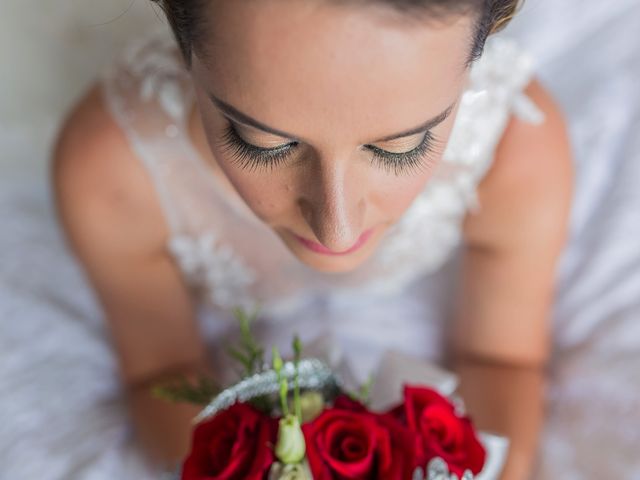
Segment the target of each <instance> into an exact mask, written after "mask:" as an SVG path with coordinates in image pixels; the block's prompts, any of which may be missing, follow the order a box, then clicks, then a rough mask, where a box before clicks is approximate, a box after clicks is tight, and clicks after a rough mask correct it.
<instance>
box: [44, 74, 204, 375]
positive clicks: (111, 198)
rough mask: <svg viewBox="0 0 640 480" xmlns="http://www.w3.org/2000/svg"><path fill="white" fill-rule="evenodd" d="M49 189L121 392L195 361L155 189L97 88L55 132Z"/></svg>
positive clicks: (196, 340) (188, 307)
mask: <svg viewBox="0 0 640 480" xmlns="http://www.w3.org/2000/svg"><path fill="white" fill-rule="evenodd" d="M51 181H52V183H53V190H54V194H55V201H56V207H57V212H58V216H59V219H60V223H61V224H62V226H63V228H64V231H65V234H66V237H67V239H68V240H69V243H70V245H71V247H72V249H73V250H74V253H75V255H76V257H78V259H79V260H80V261H81V264H82V266H83V267H84V271H85V272H86V273H87V276H88V278H89V280H90V282H91V284H92V286H93V288H94V290H95V292H96V293H97V296H98V298H99V300H100V303H101V305H102V307H103V311H104V313H105V317H106V318H107V319H108V320H109V322H108V324H109V326H110V327H111V330H112V333H113V338H114V340H115V346H116V348H117V350H118V352H119V357H120V366H121V372H122V375H123V378H124V380H125V382H126V383H127V384H130V385H133V384H139V383H140V382H144V381H146V380H147V379H149V378H153V377H154V376H155V375H157V374H158V372H163V371H168V370H170V369H172V368H175V367H176V365H190V364H193V363H194V362H196V361H200V359H201V358H202V356H203V344H202V340H201V338H200V335H199V332H198V329H197V325H196V323H195V320H194V312H193V305H192V298H191V295H190V293H191V292H190V291H189V289H188V287H187V285H185V283H184V281H183V279H182V276H181V273H180V271H179V269H178V267H177V266H176V264H175V262H174V261H173V259H172V258H171V256H170V254H169V253H168V252H167V251H166V248H165V243H166V239H167V236H168V227H167V225H166V223H165V221H164V216H163V213H162V210H161V208H160V204H159V202H158V200H157V198H156V195H155V190H154V188H153V184H152V182H151V179H150V177H149V175H147V172H146V170H145V168H144V166H143V165H142V164H141V162H140V160H139V159H138V158H137V157H136V156H135V154H134V152H133V151H132V149H131V148H130V147H129V144H128V141H127V139H126V137H125V134H124V132H122V131H121V129H120V128H119V126H118V125H117V124H116V123H114V120H112V118H111V116H110V113H109V112H108V110H106V109H105V105H104V104H103V100H102V94H101V91H100V90H99V87H97V86H96V87H94V88H92V89H91V90H90V91H89V92H88V93H87V95H86V96H85V97H84V98H83V99H82V100H81V101H80V102H79V103H78V104H77V105H76V106H75V108H74V109H73V110H72V111H71V112H70V114H69V116H68V118H67V120H66V122H65V123H64V125H63V127H62V129H61V131H60V134H59V137H58V139H57V143H56V147H55V152H54V158H53V163H52V165H51Z"/></svg>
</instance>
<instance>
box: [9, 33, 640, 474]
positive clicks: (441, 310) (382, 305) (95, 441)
mask: <svg viewBox="0 0 640 480" xmlns="http://www.w3.org/2000/svg"><path fill="white" fill-rule="evenodd" d="M570 48H571V46H570V45H568V46H567V49H570ZM533 53H535V54H536V55H538V54H539V53H540V52H533ZM533 58H534V56H531V55H529V54H528V53H527V52H526V51H525V50H523V49H522V48H520V47H519V45H518V43H517V42H514V41H512V40H510V39H509V38H508V37H504V36H499V37H492V38H490V40H489V42H488V44H487V48H486V51H485V53H484V54H483V56H482V58H481V59H480V60H479V61H478V62H477V63H476V64H475V65H474V66H473V70H472V76H471V81H470V84H469V85H468V87H467V90H466V91H465V94H464V96H463V100H462V103H461V106H460V110H459V113H458V116H457V117H456V120H455V127H454V130H453V133H452V136H451V139H450V142H449V144H448V145H447V148H446V153H445V156H444V159H443V162H442V164H441V165H440V166H439V167H438V169H437V171H436V172H435V175H434V177H433V179H432V180H430V181H429V182H428V183H427V185H426V187H425V189H424V191H423V192H421V194H420V195H419V196H418V197H417V199H416V201H415V202H414V203H413V204H412V205H411V207H410V208H409V210H408V211H407V212H406V213H405V215H404V216H403V217H402V218H401V220H400V221H399V222H398V223H397V224H396V225H394V227H393V228H392V229H391V230H389V231H388V233H387V234H386V236H385V237H384V239H383V240H382V242H381V244H380V247H379V249H378V251H377V252H376V253H375V254H374V255H373V257H371V258H370V259H369V260H368V261H367V262H366V263H365V264H363V265H362V266H361V267H359V268H358V269H357V270H355V271H354V272H350V273H347V274H323V273H320V272H317V271H314V270H312V269H310V268H309V267H306V266H305V265H303V264H301V263H300V262H299V261H297V260H296V259H295V257H293V256H292V254H291V253H290V252H289V251H288V250H287V249H286V247H284V245H283V244H282V243H281V241H280V239H279V238H278V237H277V236H276V235H275V234H274V233H273V232H271V230H269V229H268V228H267V227H266V226H265V225H263V224H262V223H261V222H260V221H259V220H258V219H257V218H256V217H255V216H254V215H253V214H252V212H251V211H250V210H249V209H248V208H247V207H246V205H244V204H242V203H239V202H235V201H231V200H230V199H229V198H228V197H227V196H225V195H224V189H223V188H222V187H221V185H220V184H219V183H218V180H217V178H216V177H215V176H214V175H213V174H212V172H211V170H210V167H209V166H208V165H207V164H206V163H205V162H203V161H202V159H201V158H200V157H199V156H198V154H197V152H196V150H195V149H194V148H193V146H192V145H191V144H190V143H189V139H188V137H187V136H186V134H185V125H184V120H185V114H186V112H187V111H188V108H189V106H190V105H191V103H190V102H192V101H193V92H192V90H191V85H190V83H189V79H188V76H187V73H186V72H185V71H184V69H183V67H182V65H181V63H180V60H179V56H178V51H177V49H176V46H175V43H174V41H173V40H172V38H171V37H170V36H169V35H168V33H167V32H166V31H163V32H160V33H159V34H153V35H149V36H145V37H143V38H141V39H140V40H139V41H137V42H136V43H134V44H132V45H131V46H129V47H128V48H127V49H126V50H125V51H124V52H123V53H122V55H121V56H120V57H119V58H118V60H117V62H114V63H113V64H110V65H109V66H108V67H107V68H105V69H104V71H103V72H102V74H101V76H100V81H101V83H102V86H103V94H104V99H105V101H106V103H107V105H108V106H109V110H110V112H111V114H112V115H113V117H114V119H115V120H116V121H117V122H118V124H119V125H120V127H121V128H122V130H123V131H124V132H125V133H126V135H127V137H128V139H129V141H130V143H131V145H132V147H133V148H134V149H135V151H136V153H137V157H138V160H139V161H141V162H142V163H143V164H144V166H145V168H146V169H147V172H148V174H149V175H150V177H151V178H152V180H153V183H154V185H155V187H156V193H157V198H158V201H159V202H160V203H161V205H162V208H163V211H164V213H165V218H166V220H167V222H168V224H169V226H170V228H171V231H172V236H171V239H170V241H169V242H168V243H167V249H168V251H169V252H170V253H171V254H172V255H173V258H175V261H176V263H177V265H179V267H180V269H181V271H182V272H183V274H184V280H185V282H187V283H188V284H189V285H190V286H191V291H192V292H193V298H194V302H196V304H197V306H198V322H199V325H200V327H201V330H202V333H203V335H204V336H205V338H206V339H207V343H208V345H209V346H210V353H211V359H212V362H213V363H214V364H215V365H217V366H219V368H220V369H221V370H222V371H228V372H230V370H225V369H224V366H225V365H228V359H227V357H226V354H225V353H224V348H221V347H224V345H225V344H228V343H229V342H230V341H233V340H234V339H235V338H236V335H237V325H236V324H235V322H234V320H233V318H232V315H231V313H230V309H231V308H232V307H233V306H235V305H242V306H245V307H247V308H251V307H252V306H255V305H259V306H260V307H261V310H260V311H261V312H262V315H261V317H260V320H259V322H258V323H257V325H256V331H257V333H258V336H259V337H260V339H261V340H262V341H263V342H264V343H265V344H267V345H270V344H276V345H279V346H280V347H281V349H282V350H283V351H285V352H287V351H288V343H289V340H290V337H291V335H292V334H293V333H296V332H297V333H299V334H300V336H301V337H302V339H303V340H304V341H307V342H313V340H314V339H317V338H321V337H323V336H325V335H328V336H330V338H332V339H333V341H335V344H336V347H337V349H336V354H337V355H342V356H343V357H344V359H345V361H346V362H347V363H348V364H349V365H350V366H351V368H352V370H353V372H354V373H355V375H356V376H357V377H358V378H359V379H364V378H366V376H367V375H368V373H370V372H372V371H375V370H376V368H377V365H378V362H379V360H380V357H381V355H382V354H383V353H384V352H385V350H387V349H396V350H401V351H404V352H407V353H409V354H412V355H415V356H417V357H420V358H423V359H425V360H431V361H435V362H438V361H440V360H441V359H442V357H443V354H444V353H445V352H444V349H445V348H446V343H445V342H444V335H445V333H446V328H447V325H448V323H449V322H448V320H450V315H451V311H452V301H453V292H454V291H455V285H456V282H457V280H458V277H457V275H458V270H457V267H458V253H459V247H460V240H461V235H460V234H461V230H460V225H461V221H462V219H463V218H464V215H465V214H466V213H467V212H468V211H470V210H471V211H473V210H474V209H477V208H482V205H479V204H478V202H477V199H476V196H475V191H476V187H477V185H478V183H479V182H480V181H481V180H482V178H483V176H484V175H485V174H486V172H487V171H488V169H489V168H490V167H491V162H492V159H493V153H494V151H495V147H496V145H497V143H498V142H499V140H500V138H501V136H502V134H503V132H504V128H505V125H506V123H507V121H508V120H509V118H510V116H511V115H517V116H519V117H520V118H522V119H523V120H525V121H528V122H542V121H544V115H543V114H542V113H541V111H540V110H539V109H538V108H537V106H536V105H535V104H534V103H533V102H531V100H530V99H529V98H528V97H527V96H526V95H524V93H523V88H524V87H525V85H526V84H527V83H528V81H529V80H530V79H531V77H532V75H534V73H535V69H534V66H535V64H534V61H533ZM615 60H616V59H611V62H612V64H613V62H615ZM618 60H619V61H621V59H618ZM623 60H624V61H625V62H626V63H625V65H632V68H635V70H634V71H635V72H636V73H638V72H640V60H639V56H638V55H636V56H635V57H632V58H626V59H623ZM633 62H635V63H633ZM553 68H560V63H554V59H549V62H548V63H547V64H546V70H543V71H542V72H541V73H542V75H543V77H544V75H545V74H546V75H548V76H550V77H552V78H558V77H553V73H554V71H553ZM594 77H595V74H594ZM620 78H621V80H620V84H619V85H618V86H619V87H620V91H621V92H625V93H626V94H627V95H626V96H625V95H622V94H621V95H620V96H618V97H616V96H613V97H612V96H610V95H609V96H607V97H606V100H607V101H611V99H612V98H613V100H614V101H617V100H619V101H620V102H627V103H628V104H631V105H635V106H636V107H635V108H628V107H626V106H625V107H624V108H622V106H621V108H620V110H618V111H621V112H627V113H628V115H630V116H628V117H625V118H619V117H616V116H615V111H614V110H613V109H611V108H610V107H608V106H607V105H605V104H604V103H602V105H601V107H602V108H601V109H599V110H598V112H599V114H601V115H602V116H603V118H604V120H607V121H609V122H612V124H613V126H617V127H618V128H619V135H620V136H623V135H626V134H627V133H628V132H629V131H630V129H632V128H633V126H635V128H637V127H638V126H639V125H640V98H639V96H638V93H637V91H635V90H633V89H632V88H630V85H628V84H626V83H624V82H625V81H628V79H626V80H625V77H620ZM571 80H574V81H571ZM555 85H556V87H557V89H558V90H560V91H561V92H564V94H565V95H564V96H563V97H562V100H563V102H564V106H565V108H568V109H569V113H570V115H571V116H570V119H571V120H575V121H572V122H570V124H571V126H572V135H573V138H574V140H575V139H576V137H577V138H579V139H580V140H584V142H583V143H581V144H579V145H578V147H579V148H577V164H578V166H581V165H584V162H586V159H587V158H592V156H591V152H590V151H587V149H592V148H593V149H597V148H598V147H599V146H600V145H601V144H600V143H599V142H598V141H599V137H598V132H599V130H596V128H600V127H599V125H597V124H595V122H594V115H593V114H592V110H589V105H591V103H590V102H595V103H596V105H598V104H597V102H598V98H588V97H589V93H592V92H596V94H597V92H598V90H597V89H595V88H594V87H593V85H592V84H587V83H580V82H579V81H576V79H575V78H572V79H569V78H567V79H566V83H564V84H563V83H562V81H561V80H556V83H555ZM580 86H582V87H583V91H580ZM563 88H564V89H565V90H562V89H563ZM571 89H575V91H572V90H571ZM630 92H635V93H634V94H635V97H633V98H629V96H628V95H629V94H630ZM594 95H595V94H594ZM602 95H603V97H602V98H601V99H600V100H601V101H602V102H604V101H605V97H604V94H602ZM607 115H608V117H607ZM581 118H584V119H585V120H584V121H581ZM587 119H588V120H589V122H588V123H587V122H586V120H587ZM610 128H613V127H610ZM637 139H638V137H637V136H625V137H624V138H620V139H619V142H618V144H617V145H619V147H620V148H626V149H627V151H626V152H618V151H617V150H616V151H614V152H612V151H611V150H609V151H607V152H604V150H603V155H605V158H609V159H610V161H611V162H615V166H614V168H610V167H609V165H599V166H598V165H596V163H597V162H595V161H594V160H592V164H591V165H589V166H588V168H587V166H585V167H584V169H583V170H581V175H580V176H579V178H578V187H579V188H578V190H577V195H576V196H577V203H576V207H575V210H574V217H573V223H572V238H571V241H570V243H569V245H568V247H567V251H566V253H565V255H564V256H563V259H562V262H561V264H560V265H559V270H558V286H559V287H558V295H557V300H556V304H555V308H554V318H553V319H552V320H553V322H554V332H555V337H554V338H555V340H554V345H555V349H554V358H553V362H552V369H551V372H550V378H551V383H550V388H549V393H548V420H547V423H546V427H545V430H544V432H543V436H542V447H541V455H540V461H539V462H538V468H537V473H536V477H535V478H537V479H540V480H544V479H559V478H562V479H563V480H573V479H575V480H579V479H600V478H607V477H608V476H612V477H616V478H623V479H640V460H638V457H637V455H636V450H637V445H639V444H640V434H639V427H640V413H638V412H640V398H639V395H638V389H639V388H640V378H639V375H640V374H639V373H638V372H640V359H639V358H638V355H637V352H638V351H639V350H640V348H639V345H640V340H638V338H639V337H640V329H639V327H638V322H637V321H634V319H635V320H637V318H638V316H639V315H640V285H639V284H640V278H639V275H640V247H638V245H637V244H636V243H635V242H631V241H629V238H633V237H634V235H635V238H637V236H638V234H639V233H640V231H639V230H638V226H639V224H640V222H639V221H638V220H640V218H639V217H638V216H637V212H638V210H637V209H634V208H633V206H634V205H635V207H638V208H640V195H638V193H637V186H636V185H634V182H636V184H637V182H638V181H640V169H639V168H638V165H637V162H635V163H634V162H633V161H632V160H634V159H635V160H636V161H637V159H638V157H639V156H640V145H638V143H637ZM634 142H635V143H634ZM574 143H575V142H574ZM607 145H609V144H607ZM606 155H609V157H606ZM0 181H2V180H1V179H0ZM27 184H28V182H27ZM1 185H2V188H1V189H0V220H1V221H2V226H3V230H2V233H1V234H0V261H2V263H0V267H1V268H0V313H1V314H2V319H1V321H0V355H1V357H0V480H4V479H5V478H6V479H16V478H25V479H30V478H39V479H43V480H58V479H60V480H62V479H83V480H84V479H86V480H102V479H105V480H106V479H113V478H119V479H120V478H122V479H126V478H132V479H133V478H135V479H137V480H145V479H153V478H159V476H160V473H159V472H156V471H153V470H152V469H151V467H150V466H149V465H148V464H147V463H146V462H145V460H144V457H143V456H142V453H141V452H140V451H139V450H138V448H137V447H136V446H135V445H134V443H133V441H132V431H131V426H130V420H129V418H128V417H127V414H126V408H125V405H124V404H123V401H122V392H121V386H120V385H119V383H118V378H117V374H116V372H117V369H116V362H117V359H116V357H115V355H114V352H113V350H112V348H111V344H110V338H109V333H108V328H107V326H106V325H105V323H104V320H103V318H102V316H101V313H100V312H101V311H100V307H99V305H98V303H97V301H96V298H95V295H94V294H93V292H92V291H91V288H90V286H89V284H88V282H87V280H86V278H85V276H84V274H83V272H82V269H81V267H80V265H78V264H77V263H76V262H74V261H73V259H72V257H71V255H70V253H69V251H68V250H65V247H64V240H63V237H62V235H61V233H60V231H59V229H58V228H57V227H56V224H55V219H53V218H52V217H51V213H52V211H51V207H50V205H48V202H49V198H48V193H46V192H45V191H44V189H43V191H42V192H41V193H37V194H35V195H34V194H33V193H27V192H29V191H33V188H31V190H29V189H28V188H21V187H20V186H21V185H23V186H24V185H25V183H24V182H22V183H20V182H8V181H7V182H4V181H3V182H2V183H1ZM590 202H593V203H590ZM622 204H624V205H625V207H624V208H622V207H620V205H622ZM633 215H635V217H633ZM29 218H32V219H35V220H36V221H28V220H25V219H29ZM258 245H259V248H257V246H258ZM4 252H12V253H13V254H12V255H9V254H8V253H4ZM56 252H57V253H56ZM265 252H266V253H265ZM605 320H606V323H605Z"/></svg>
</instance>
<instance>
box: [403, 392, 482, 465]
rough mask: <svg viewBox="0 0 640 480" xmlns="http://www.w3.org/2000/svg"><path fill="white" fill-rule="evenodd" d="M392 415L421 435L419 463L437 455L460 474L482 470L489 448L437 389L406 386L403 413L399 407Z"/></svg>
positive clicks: (424, 463)
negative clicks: (486, 448)
mask: <svg viewBox="0 0 640 480" xmlns="http://www.w3.org/2000/svg"><path fill="white" fill-rule="evenodd" d="M391 415H392V416H393V417H395V418H397V419H399V420H400V421H401V422H403V423H404V422H406V425H407V426H408V427H409V429H410V430H412V431H414V432H417V433H418V434H419V444H418V446H417V451H418V460H419V464H420V465H423V466H426V464H427V463H428V462H429V461H430V460H431V459H433V458H434V457H436V456H437V457H441V458H442V459H443V460H444V461H445V462H446V463H447V464H448V465H449V470H450V471H451V472H452V473H455V474H456V475H458V476H462V474H463V473H464V471H465V470H467V469H469V470H471V472H472V473H473V474H474V475H476V474H478V473H479V472H480V471H481V470H482V467H483V466H484V463H485V459H486V451H485V449H484V447H483V446H482V444H481V443H480V441H479V440H478V437H477V436H476V433H475V429H474V427H473V424H472V423H471V420H470V418H469V417H467V416H458V415H457V414H456V411H455V407H454V405H453V404H452V403H451V402H450V401H449V400H448V399H447V398H445V397H443V396H442V395H440V394H439V393H438V392H436V391H435V390H432V389H430V388H423V387H412V386H405V388H404V412H402V411H401V410H400V409H398V408H396V409H394V410H392V411H391Z"/></svg>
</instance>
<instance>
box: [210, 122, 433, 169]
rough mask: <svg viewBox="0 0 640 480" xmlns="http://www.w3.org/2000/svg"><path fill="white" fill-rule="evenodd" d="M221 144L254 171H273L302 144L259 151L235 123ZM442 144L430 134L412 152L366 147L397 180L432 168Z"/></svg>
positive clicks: (245, 166) (240, 162)
mask: <svg viewBox="0 0 640 480" xmlns="http://www.w3.org/2000/svg"><path fill="white" fill-rule="evenodd" d="M221 141H222V146H223V148H226V149H230V150H231V151H232V156H233V157H234V160H235V161H236V162H237V163H238V164H239V165H240V167H241V168H243V169H249V170H250V171H253V170H255V169H258V168H264V167H269V168H270V170H273V169H274V168H275V167H277V166H278V165H280V164H281V163H283V162H284V161H286V160H287V158H288V157H289V155H291V153H292V152H293V150H294V149H295V147H296V146H297V145H298V142H292V143H288V144H286V145H283V146H281V147H276V148H263V147H258V146H256V145H252V144H250V143H248V142H246V141H244V140H243V139H242V138H241V137H240V135H238V132H237V131H236V129H235V128H234V126H233V124H231V123H229V125H228V126H227V128H226V129H225V131H224V133H223V135H222V137H221ZM438 143H439V140H438V138H437V137H436V136H435V135H433V133H432V132H430V131H427V132H426V133H425V135H424V138H423V139H422V141H421V142H420V144H419V145H418V146H416V147H415V148H414V149H412V150H409V151H408V152H404V153H393V152H388V151H386V150H383V149H381V148H378V147H375V146H373V145H366V146H365V147H366V148H368V149H369V150H370V151H371V152H372V153H373V158H372V163H374V164H376V165H377V166H380V167H382V168H384V169H385V170H386V171H387V172H390V171H391V170H393V171H394V173H395V175H396V176H397V175H399V174H401V173H409V172H412V171H415V170H422V169H423V168H425V167H430V166H431V164H432V158H431V155H432V154H433V153H434V152H435V151H436V150H437V149H436V148H435V146H436V145H437V144H438Z"/></svg>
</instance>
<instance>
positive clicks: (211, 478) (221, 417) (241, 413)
mask: <svg viewBox="0 0 640 480" xmlns="http://www.w3.org/2000/svg"><path fill="white" fill-rule="evenodd" d="M277 432H278V423H277V421H276V420H274V419H272V418H270V417H268V416H267V415H265V414H263V413H261V412H259V411H258V410H256V409H255V408H253V407H252V406H250V405H247V404H244V403H236V404H235V405H233V406H231V407H230V408H228V409H227V410H224V411H222V412H219V413H218V414H217V415H215V416H214V417H212V418H211V419H208V420H205V421H203V422H201V423H199V424H198V425H197V426H196V428H195V429H194V432H193V437H192V444H191V452H190V453H189V455H188V456H187V458H186V460H185V462H184V465H183V468H182V480H262V479H263V478H264V477H265V475H266V473H267V472H268V471H269V468H270V467H271V464H272V463H273V461H274V456H273V449H272V445H273V443H275V441H276V437H277Z"/></svg>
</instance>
